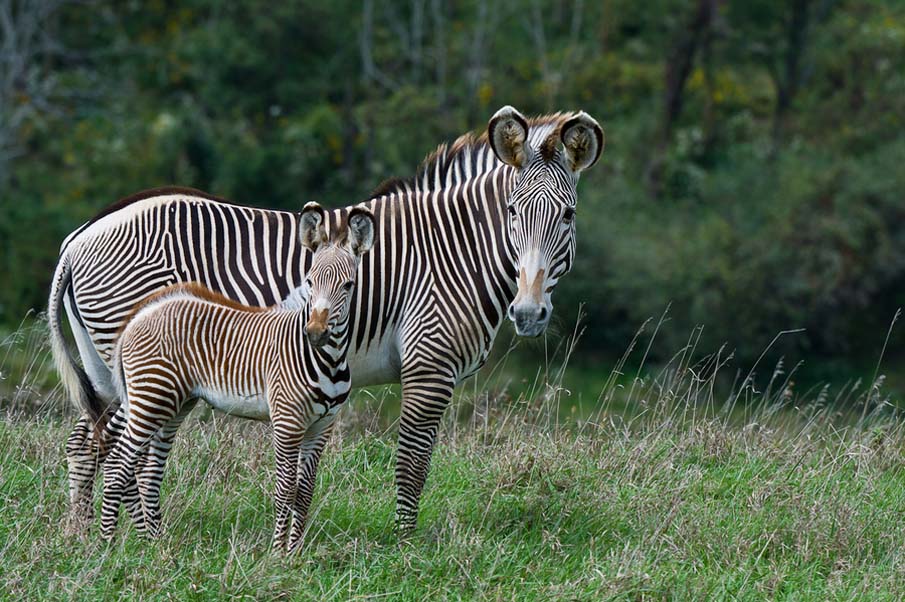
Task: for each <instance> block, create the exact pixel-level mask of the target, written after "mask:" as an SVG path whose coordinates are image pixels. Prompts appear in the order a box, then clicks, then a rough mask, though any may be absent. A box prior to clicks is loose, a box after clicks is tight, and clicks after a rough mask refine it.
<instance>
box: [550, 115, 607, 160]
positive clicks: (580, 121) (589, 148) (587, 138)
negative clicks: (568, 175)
mask: <svg viewBox="0 0 905 602" xmlns="http://www.w3.org/2000/svg"><path fill="white" fill-rule="evenodd" d="M559 135H560V138H562V146H563V153H564V154H565V156H566V163H567V164H568V166H569V169H571V170H572V171H573V172H574V173H578V172H580V171H582V170H585V169H587V168H589V167H590V166H592V165H594V163H596V162H597V159H598V158H599V157H600V153H601V152H603V145H604V136H603V129H602V128H601V127H600V124H599V123H597V121H596V120H595V119H594V118H593V117H591V116H590V115H588V114H587V113H585V112H584V111H580V112H579V113H578V115H576V116H575V117H573V118H572V119H570V120H568V121H567V122H565V123H564V124H563V126H562V129H561V130H560V134H559Z"/></svg>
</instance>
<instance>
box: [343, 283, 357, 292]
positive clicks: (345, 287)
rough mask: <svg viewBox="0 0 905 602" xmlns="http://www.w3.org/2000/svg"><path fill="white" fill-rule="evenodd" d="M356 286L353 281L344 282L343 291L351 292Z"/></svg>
mask: <svg viewBox="0 0 905 602" xmlns="http://www.w3.org/2000/svg"><path fill="white" fill-rule="evenodd" d="M354 286H355V282H353V281H352V280H348V281H346V282H343V290H344V291H351V290H352V287H354Z"/></svg>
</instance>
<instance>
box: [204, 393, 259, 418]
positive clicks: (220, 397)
mask: <svg viewBox="0 0 905 602" xmlns="http://www.w3.org/2000/svg"><path fill="white" fill-rule="evenodd" d="M192 393H193V394H194V395H195V396H197V397H200V398H201V399H203V400H204V401H206V402H207V404H208V405H209V406H211V407H212V408H216V409H218V410H220V411H221V412H224V413H226V414H229V415H230V416H239V417H240V418H251V419H252V420H270V406H269V405H268V404H267V398H266V397H264V396H263V395H257V394H252V395H241V394H237V393H227V392H224V391H218V390H216V389H209V388H199V389H196V390H195V391H193V392H192Z"/></svg>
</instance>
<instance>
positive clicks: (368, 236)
mask: <svg viewBox="0 0 905 602" xmlns="http://www.w3.org/2000/svg"><path fill="white" fill-rule="evenodd" d="M376 230H377V221H376V220H375V219H374V214H373V213H371V212H370V211H369V210H368V209H366V208H364V207H355V208H353V209H352V210H351V211H349V249H351V250H352V252H353V253H354V254H356V255H358V256H361V255H362V254H364V253H367V252H368V251H370V250H371V247H373V246H374V233H375V231H376Z"/></svg>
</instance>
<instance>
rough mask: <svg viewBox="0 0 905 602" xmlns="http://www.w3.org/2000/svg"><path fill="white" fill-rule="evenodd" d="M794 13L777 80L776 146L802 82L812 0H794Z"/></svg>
mask: <svg viewBox="0 0 905 602" xmlns="http://www.w3.org/2000/svg"><path fill="white" fill-rule="evenodd" d="M790 5H791V11H792V14H791V15H790V17H789V22H788V26H787V28H786V49H785V55H784V56H783V64H782V72H781V74H780V75H779V77H778V78H777V82H776V108H775V110H774V112H773V145H774V148H775V147H777V146H778V145H779V144H780V143H781V140H782V134H783V129H784V127H785V118H786V114H787V113H788V111H789V107H791V105H792V101H793V100H794V99H795V94H796V93H797V92H798V86H799V84H800V82H801V62H802V60H801V59H802V55H803V54H804V49H805V44H806V42H807V33H808V31H807V30H808V24H809V23H808V22H809V17H810V5H811V0H791V2H790Z"/></svg>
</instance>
